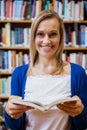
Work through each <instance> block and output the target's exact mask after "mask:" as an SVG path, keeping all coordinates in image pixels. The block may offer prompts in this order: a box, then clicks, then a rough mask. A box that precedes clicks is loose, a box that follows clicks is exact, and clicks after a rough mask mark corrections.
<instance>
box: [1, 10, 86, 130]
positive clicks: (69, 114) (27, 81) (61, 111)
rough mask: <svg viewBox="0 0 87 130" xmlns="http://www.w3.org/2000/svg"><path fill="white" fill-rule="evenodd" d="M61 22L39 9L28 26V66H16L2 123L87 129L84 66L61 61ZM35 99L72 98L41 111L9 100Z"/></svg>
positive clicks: (16, 127)
mask: <svg viewBox="0 0 87 130" xmlns="http://www.w3.org/2000/svg"><path fill="white" fill-rule="evenodd" d="M63 47H64V24H63V21H62V19H61V18H60V17H59V16H58V14H57V13H55V12H54V11H42V12H41V13H40V14H39V15H38V16H37V17H36V19H35V20H34V21H33V23H32V26H31V44H30V65H24V66H20V67H17V68H16V69H15V70H14V72H13V75H12V82H11V95H12V96H10V97H9V100H8V102H7V105H6V108H5V114H4V115H5V122H6V124H7V126H8V127H9V128H10V129H12V130H24V129H26V130H85V129H86V128H87V77H86V74H85V71H84V69H83V68H82V67H81V66H79V65H76V64H73V63H68V62H65V61H63V60H62V53H63ZM19 96H21V97H22V98H25V99H29V100H38V101H40V102H41V103H43V104H48V103H50V102H52V101H53V100H54V99H55V98H60V97H72V98H75V99H77V100H76V102H66V103H63V104H58V105H56V106H54V107H52V108H51V109H50V110H49V111H47V112H42V111H39V110H36V109H34V108H31V107H26V106H22V105H16V104H13V103H12V99H13V98H20V97H19Z"/></svg>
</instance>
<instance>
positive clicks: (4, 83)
mask: <svg viewBox="0 0 87 130" xmlns="http://www.w3.org/2000/svg"><path fill="white" fill-rule="evenodd" d="M10 84H11V76H9V77H6V78H0V95H1V96H9V95H10V92H11V89H10V88H11V87H10V86H11V85H10Z"/></svg>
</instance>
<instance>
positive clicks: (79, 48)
mask: <svg viewBox="0 0 87 130" xmlns="http://www.w3.org/2000/svg"><path fill="white" fill-rule="evenodd" d="M64 50H66V51H87V47H85V48H83V47H65V48H64Z"/></svg>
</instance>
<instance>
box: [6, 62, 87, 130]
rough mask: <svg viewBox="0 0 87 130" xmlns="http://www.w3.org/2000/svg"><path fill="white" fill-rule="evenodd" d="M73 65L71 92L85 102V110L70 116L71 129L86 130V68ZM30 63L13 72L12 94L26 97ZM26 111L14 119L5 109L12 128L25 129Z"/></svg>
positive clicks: (8, 122) (12, 129) (7, 121)
mask: <svg viewBox="0 0 87 130" xmlns="http://www.w3.org/2000/svg"><path fill="white" fill-rule="evenodd" d="M70 65H71V94H72V96H74V95H78V96H79V97H80V99H81V100H82V102H83V104H84V106H85V107H84V110H83V112H82V113H81V114H80V115H78V116H76V117H70V118H71V123H72V128H71V130H85V129H86V128H87V76H86V74H85V70H84V69H83V68H82V67H81V66H79V65H76V64H73V63H70ZM28 67H29V65H24V66H19V67H17V68H16V69H15V70H14V72H13V74H12V81H11V95H19V96H22V97H23V98H24V89H25V83H26V77H27V76H26V73H27V70H28ZM25 116H26V115H25V113H24V114H23V115H22V116H21V117H20V118H19V119H17V120H15V119H12V118H11V117H10V116H9V115H8V114H7V113H6V111H4V117H5V123H6V125H7V126H8V127H9V128H10V129H11V130H25Z"/></svg>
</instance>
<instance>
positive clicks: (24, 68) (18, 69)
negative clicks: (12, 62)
mask: <svg viewBox="0 0 87 130" xmlns="http://www.w3.org/2000/svg"><path fill="white" fill-rule="evenodd" d="M28 68H29V64H26V65H21V66H17V67H16V68H15V69H14V71H13V73H21V74H22V73H26V72H27V70H28Z"/></svg>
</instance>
